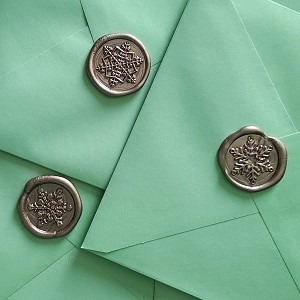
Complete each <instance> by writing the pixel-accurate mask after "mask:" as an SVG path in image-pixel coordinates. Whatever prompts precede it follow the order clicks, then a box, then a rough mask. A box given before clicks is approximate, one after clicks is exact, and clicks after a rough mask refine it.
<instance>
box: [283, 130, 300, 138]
mask: <svg viewBox="0 0 300 300" xmlns="http://www.w3.org/2000/svg"><path fill="white" fill-rule="evenodd" d="M299 133H300V132H294V133H290V134H287V135H284V136H281V137H280V138H279V139H285V138H287V137H290V136H293V135H297V134H299Z"/></svg>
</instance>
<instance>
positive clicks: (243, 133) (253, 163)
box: [218, 126, 287, 192]
mask: <svg viewBox="0 0 300 300" xmlns="http://www.w3.org/2000/svg"><path fill="white" fill-rule="evenodd" d="M218 157H219V164H220V166H221V168H222V170H223V172H224V173H225V175H226V177H227V178H228V179H229V181H230V182H231V183H233V184H234V185H235V186H237V187H239V188H241V189H244V190H247V191H250V192H255V191H260V190H263V189H266V188H268V187H270V186H272V185H274V184H276V183H277V182H278V181H280V180H281V178H282V177H283V175H284V173H285V169H286V164H287V151H286V148H285V146H284V144H283V143H282V142H281V141H279V140H278V139H276V138H274V137H268V136H266V135H265V134H264V133H263V131H261V130H260V129H259V128H257V127H255V126H245V127H243V128H241V129H240V130H238V131H236V132H234V133H233V134H231V135H229V136H228V137H227V138H226V139H225V140H224V141H223V143H222V144H221V146H220V148H219V152H218Z"/></svg>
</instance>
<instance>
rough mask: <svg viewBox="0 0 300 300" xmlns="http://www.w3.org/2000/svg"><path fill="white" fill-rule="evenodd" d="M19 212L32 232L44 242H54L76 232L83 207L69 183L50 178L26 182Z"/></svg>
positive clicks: (44, 177)
mask: <svg viewBox="0 0 300 300" xmlns="http://www.w3.org/2000/svg"><path fill="white" fill-rule="evenodd" d="M18 210H19V214H20V217H21V220H22V222H23V224H24V225H25V227H26V228H27V229H28V230H29V231H30V232H32V233H33V234H34V235H36V236H39V237H42V238H55V237H60V236H64V235H66V234H67V233H69V232H70V231H71V230H72V229H73V228H74V226H75V225H76V223H77V222H78V220H79V218H80V216H81V211H82V204H81V199H80V196H79V194H78V192H77V190H76V188H75V187H74V186H73V184H72V183H71V182H70V181H69V180H67V179H65V178H63V177H59V176H52V175H48V176H39V177H35V178H32V179H31V180H29V181H28V182H27V184H26V185H25V188H24V191H23V193H22V195H21V197H20V200H19V206H18Z"/></svg>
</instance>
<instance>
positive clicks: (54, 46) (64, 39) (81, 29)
mask: <svg viewBox="0 0 300 300" xmlns="http://www.w3.org/2000/svg"><path fill="white" fill-rule="evenodd" d="M87 27H88V26H84V27H82V28H80V29H79V30H76V31H75V32H73V33H71V34H70V35H68V36H67V37H65V38H63V39H62V40H60V41H59V42H58V43H56V44H55V45H53V46H51V47H49V48H47V49H45V50H43V51H42V52H40V53H39V54H37V55H36V56H34V57H31V58H30V59H28V60H26V61H25V62H24V63H22V64H21V65H19V66H17V67H15V68H13V69H11V70H10V71H8V72H6V73H5V74H3V75H1V76H0V81H1V80H2V79H3V78H5V77H6V76H7V75H9V74H10V73H12V72H14V71H15V70H18V69H20V68H22V67H23V66H25V65H27V64H28V63H30V62H31V61H34V60H35V59H37V58H38V57H40V56H41V55H43V54H45V53H46V52H49V51H50V50H52V49H54V48H56V47H58V46H59V45H61V44H62V43H64V42H65V41H66V40H68V39H70V38H71V37H72V36H74V35H76V34H78V33H79V32H81V31H83V30H84V29H86V28H87ZM91 38H92V37H91Z"/></svg>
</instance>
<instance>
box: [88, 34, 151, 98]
mask: <svg viewBox="0 0 300 300" xmlns="http://www.w3.org/2000/svg"><path fill="white" fill-rule="evenodd" d="M149 71H150V58H149V55H148V53H147V51H146V49H145V47H144V46H143V44H142V43H141V42H140V41H139V40H138V39H137V38H136V37H134V36H132V35H130V34H116V33H114V34H108V35H105V36H103V37H101V38H100V39H99V40H97V41H96V42H95V44H94V46H93V47H92V49H91V51H90V54H89V58H88V75H89V77H90V79H91V80H92V82H93V83H94V85H95V86H96V87H97V88H99V89H100V90H101V91H103V92H104V93H106V94H108V95H110V96H122V95H127V94H130V93H133V92H135V91H137V90H139V89H140V88H141V87H142V86H143V85H144V83H145V81H146V79H147V77H148V75H149Z"/></svg>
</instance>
